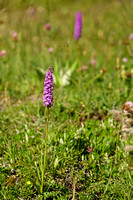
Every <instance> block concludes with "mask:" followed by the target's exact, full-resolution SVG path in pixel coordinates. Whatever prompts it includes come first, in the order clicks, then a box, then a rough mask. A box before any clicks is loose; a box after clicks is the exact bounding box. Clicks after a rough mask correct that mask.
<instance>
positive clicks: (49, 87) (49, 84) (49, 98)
mask: <svg viewBox="0 0 133 200" xmlns="http://www.w3.org/2000/svg"><path fill="white" fill-rule="evenodd" d="M52 73H53V71H52V66H50V67H49V69H48V70H47V73H46V77H45V81H44V91H43V105H44V106H46V107H47V126H46V140H45V151H44V163H43V165H42V160H41V166H42V179H41V186H40V193H41V194H42V192H43V186H44V174H45V169H46V159H47V142H48V122H49V108H50V107H53V76H52Z"/></svg>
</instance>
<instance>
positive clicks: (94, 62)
mask: <svg viewBox="0 0 133 200" xmlns="http://www.w3.org/2000/svg"><path fill="white" fill-rule="evenodd" d="M91 65H92V66H95V65H96V60H95V59H94V58H92V59H91Z"/></svg>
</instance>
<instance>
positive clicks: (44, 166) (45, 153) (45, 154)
mask: <svg viewBox="0 0 133 200" xmlns="http://www.w3.org/2000/svg"><path fill="white" fill-rule="evenodd" d="M48 120H49V108H48V107H47V127H46V141H45V152H44V165H43V168H42V183H41V191H40V192H41V194H42V192H43V186H44V181H43V180H44V173H45V169H46V157H47V141H48Z"/></svg>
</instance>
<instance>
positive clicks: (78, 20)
mask: <svg viewBox="0 0 133 200" xmlns="http://www.w3.org/2000/svg"><path fill="white" fill-rule="evenodd" d="M81 34H82V14H81V12H78V13H77V14H76V20H75V31H74V37H75V40H78V39H79V38H80V37H81Z"/></svg>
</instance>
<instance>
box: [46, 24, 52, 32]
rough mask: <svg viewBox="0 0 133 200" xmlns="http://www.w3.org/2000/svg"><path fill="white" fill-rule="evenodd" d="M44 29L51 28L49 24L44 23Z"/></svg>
mask: <svg viewBox="0 0 133 200" xmlns="http://www.w3.org/2000/svg"><path fill="white" fill-rule="evenodd" d="M45 29H46V30H48V31H49V30H50V29H51V25H50V24H49V23H48V24H46V25H45Z"/></svg>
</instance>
